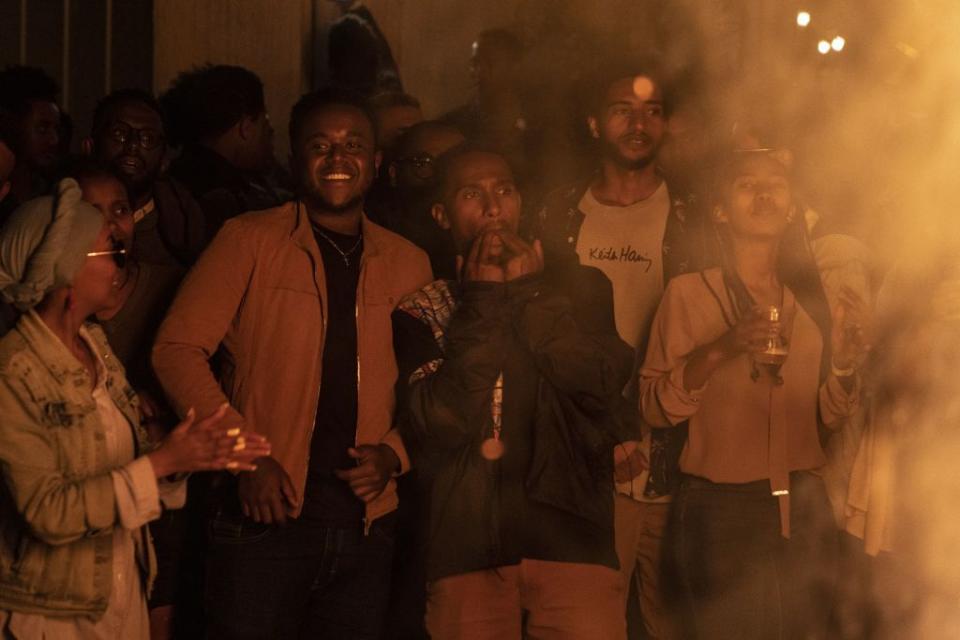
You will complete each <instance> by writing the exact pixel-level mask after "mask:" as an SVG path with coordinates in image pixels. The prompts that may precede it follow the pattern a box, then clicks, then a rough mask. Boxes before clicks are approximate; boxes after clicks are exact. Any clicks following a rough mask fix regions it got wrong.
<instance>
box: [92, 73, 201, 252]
mask: <svg viewBox="0 0 960 640" xmlns="http://www.w3.org/2000/svg"><path fill="white" fill-rule="evenodd" d="M83 144H84V150H85V151H86V152H87V153H88V154H90V155H93V156H95V157H96V158H97V159H98V160H100V161H102V162H105V163H109V164H111V165H113V167H114V168H115V169H116V170H117V171H118V172H119V173H120V174H121V175H122V176H125V177H126V179H127V183H128V188H129V192H130V198H131V205H132V206H133V207H134V214H133V217H134V222H135V224H136V226H135V230H134V246H136V251H137V259H138V260H139V261H140V262H146V263H150V264H163V265H168V266H174V267H179V268H186V267H189V266H190V265H191V264H193V262H194V260H196V257H197V256H198V255H199V254H200V251H201V250H202V249H203V247H204V245H205V235H206V231H205V223H204V217H203V211H202V210H201V209H200V206H199V205H198V204H197V202H196V201H195V200H194V199H193V197H192V196H191V195H190V193H189V191H187V189H186V187H184V186H183V185H182V184H180V183H179V182H178V181H176V180H174V179H173V178H172V177H169V176H163V170H164V156H165V154H166V151H167V143H166V134H165V130H164V124H163V118H162V116H161V112H160V106H159V104H157V101H156V99H155V98H154V97H153V96H151V95H150V94H149V93H146V92H144V91H139V90H136V89H123V90H120V91H115V92H113V93H111V94H110V95H108V96H106V97H105V98H103V99H102V100H101V101H100V103H99V104H98V105H97V108H96V111H95V112H94V116H93V130H92V131H91V135H90V137H89V138H87V139H86V140H84V143H83Z"/></svg>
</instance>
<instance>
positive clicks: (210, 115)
mask: <svg viewBox="0 0 960 640" xmlns="http://www.w3.org/2000/svg"><path fill="white" fill-rule="evenodd" d="M160 106H161V108H162V110H163V113H164V114H165V115H166V117H167V121H166V124H167V137H168V139H169V140H170V141H171V142H173V143H174V144H177V145H179V144H185V143H195V142H198V141H200V140H202V139H204V138H208V137H211V136H217V135H220V134H222V133H224V132H225V131H227V130H228V129H230V127H232V126H234V125H235V124H237V123H238V122H239V121H240V119H241V118H243V117H244V116H247V117H251V118H256V117H257V116H259V115H260V114H262V113H264V112H265V111H266V110H267V109H266V101H265V100H264V94H263V82H261V81H260V78H259V77H258V76H257V74H255V73H254V72H253V71H250V70H249V69H246V68H244V67H237V66H231V65H224V64H218V65H213V64H206V65H203V66H200V67H194V68H193V69H191V70H190V71H184V72H182V73H180V75H178V76H177V77H176V79H175V80H174V81H173V82H172V83H171V85H170V87H169V88H168V89H167V91H166V92H165V93H164V94H163V95H162V96H160Z"/></svg>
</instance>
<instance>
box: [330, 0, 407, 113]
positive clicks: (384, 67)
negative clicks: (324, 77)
mask: <svg viewBox="0 0 960 640" xmlns="http://www.w3.org/2000/svg"><path fill="white" fill-rule="evenodd" d="M331 1H332V2H333V3H334V4H336V5H337V7H338V8H339V9H340V13H341V15H340V17H339V18H338V19H337V20H336V21H335V22H334V23H333V25H332V26H331V27H330V34H329V40H328V42H327V67H328V75H329V77H328V82H329V83H330V84H331V85H333V86H336V87H340V88H341V89H346V90H348V91H352V92H354V93H357V94H358V95H360V96H361V97H364V98H367V97H370V96H372V95H376V94H378V93H382V92H385V91H392V92H398V93H402V92H403V84H402V83H401V81H400V70H399V69H398V68H397V63H396V62H395V61H394V59H393V52H392V51H391V50H390V43H389V42H387V38H386V37H385V36H384V35H383V32H382V31H380V27H379V26H378V25H377V21H376V19H375V18H374V17H373V14H372V13H370V9H368V8H367V7H365V6H363V3H362V2H360V0H331Z"/></svg>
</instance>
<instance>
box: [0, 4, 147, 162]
mask: <svg viewBox="0 0 960 640" xmlns="http://www.w3.org/2000/svg"><path fill="white" fill-rule="evenodd" d="M12 64H27V65H31V66H36V67H40V68H41V69H43V70H44V71H46V72H47V73H49V74H50V75H51V76H52V77H53V78H54V79H56V80H57V82H58V83H59V84H60V87H61V96H60V102H61V105H62V107H63V110H64V111H65V112H66V113H68V114H70V116H71V117H72V118H73V120H74V134H73V141H72V144H73V147H74V148H75V149H76V147H77V145H78V144H79V141H80V139H81V138H82V137H83V136H84V135H86V134H87V132H89V130H90V117H91V115H92V113H93V108H94V106H95V105H96V102H97V100H98V99H99V98H100V97H101V96H103V95H104V94H105V93H107V92H109V91H112V90H113V89H118V88H122V87H139V88H143V89H148V90H149V89H152V85H153V0H0V67H7V66H9V65H12Z"/></svg>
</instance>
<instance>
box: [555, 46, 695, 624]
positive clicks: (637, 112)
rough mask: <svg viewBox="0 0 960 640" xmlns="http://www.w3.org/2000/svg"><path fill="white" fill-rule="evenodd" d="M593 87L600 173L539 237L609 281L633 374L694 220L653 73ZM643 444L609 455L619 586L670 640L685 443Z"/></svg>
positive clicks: (647, 432) (684, 261)
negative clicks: (670, 545)
mask: <svg viewBox="0 0 960 640" xmlns="http://www.w3.org/2000/svg"><path fill="white" fill-rule="evenodd" d="M592 80H593V84H592V86H591V88H590V89H589V91H590V92H591V93H590V95H589V98H590V100H589V110H588V111H589V113H588V117H587V125H588V127H589V129H590V134H591V136H592V137H593V138H594V139H595V140H596V141H597V143H598V145H599V151H600V165H599V167H598V170H597V171H596V173H594V174H593V175H591V176H590V177H589V178H587V179H586V180H581V181H580V182H578V183H575V184H572V185H567V186H565V187H562V188H560V189H558V190H557V191H555V192H554V193H552V194H551V195H550V196H548V198H547V200H546V203H545V206H544V208H543V209H542V210H541V212H540V214H539V224H540V227H541V231H540V233H541V237H542V238H543V243H544V252H545V254H546V255H547V258H548V260H550V259H553V260H556V261H565V262H579V263H580V264H583V265H588V266H592V267H596V268H597V269H600V270H601V271H603V272H604V274H606V276H607V277H608V278H610V281H611V283H612V284H613V298H614V306H613V308H614V313H615V316H616V322H617V330H618V332H619V333H620V336H621V337H622V338H623V339H624V340H625V341H626V342H627V343H628V344H629V345H630V346H631V347H633V349H634V352H635V353H636V357H637V360H638V364H639V360H641V359H642V358H643V354H644V353H645V351H646V348H647V336H648V334H649V330H650V323H651V322H652V320H653V315H654V313H655V311H656V309H657V305H658V304H659V302H660V298H661V296H662V295H663V291H664V288H665V287H666V284H667V282H668V281H669V280H670V278H672V277H674V276H676V275H678V274H681V273H684V272H686V271H689V270H690V269H691V268H693V265H695V264H698V260H699V259H700V257H701V256H700V251H699V250H700V246H699V242H698V240H699V237H700V236H699V234H698V233H697V232H698V230H699V228H698V222H697V219H696V216H697V213H698V212H697V211H696V209H695V208H694V206H693V205H694V202H693V198H692V197H690V196H689V195H688V194H686V193H683V192H674V191H671V187H670V186H669V185H668V184H667V183H666V181H665V180H664V178H663V176H662V175H661V174H660V172H659V170H658V167H657V159H658V156H659V152H660V149H661V147H662V145H663V142H664V136H665V133H666V128H667V124H668V119H669V115H670V107H671V96H669V95H667V92H666V89H665V87H664V82H663V80H662V79H661V76H660V75H659V73H658V72H657V70H656V68H655V67H653V66H652V65H649V64H636V65H633V64H628V63H618V64H611V65H608V66H607V67H606V68H605V69H603V70H602V72H601V73H599V74H598V75H597V76H595V77H594V78H593V79H592ZM637 393H638V387H637V385H636V378H632V382H631V383H630V384H629V385H628V387H627V389H626V396H627V398H628V399H630V400H631V402H633V403H636V399H637ZM642 435H643V437H642V439H641V440H639V441H636V440H632V441H629V442H624V443H621V445H620V446H618V447H617V448H616V451H615V453H616V491H617V496H616V509H617V521H616V522H617V552H618V556H619V558H620V570H621V571H622V573H623V577H624V580H625V582H626V583H627V584H628V585H629V584H630V580H631V578H632V577H633V576H635V577H636V581H637V591H638V593H639V596H640V611H641V613H642V615H643V624H644V627H645V629H646V632H647V635H649V636H650V637H651V638H675V637H677V635H678V630H677V627H676V622H675V620H674V618H673V613H674V612H671V611H669V610H668V609H669V608H668V603H666V602H665V598H664V585H663V584H662V582H663V581H662V577H663V571H662V550H663V543H664V537H665V535H666V530H667V520H668V516H669V512H670V499H671V495H672V494H673V492H674V491H675V490H676V487H677V483H678V481H679V476H678V469H677V457H678V456H679V453H680V447H681V446H682V444H683V440H684V439H685V433H684V432H683V431H682V430H675V431H671V430H664V429H651V428H650V425H647V424H645V425H644V427H643V432H642ZM624 597H625V599H624V606H625V607H626V606H627V604H628V603H627V600H626V597H627V594H626V593H625V594H624Z"/></svg>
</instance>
